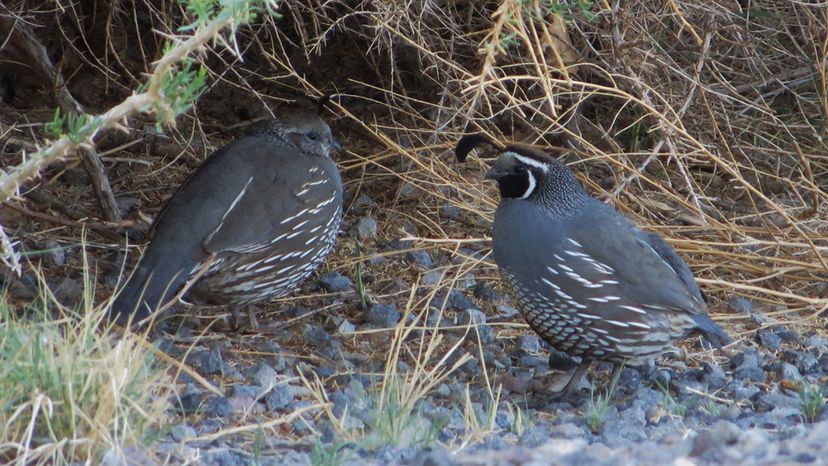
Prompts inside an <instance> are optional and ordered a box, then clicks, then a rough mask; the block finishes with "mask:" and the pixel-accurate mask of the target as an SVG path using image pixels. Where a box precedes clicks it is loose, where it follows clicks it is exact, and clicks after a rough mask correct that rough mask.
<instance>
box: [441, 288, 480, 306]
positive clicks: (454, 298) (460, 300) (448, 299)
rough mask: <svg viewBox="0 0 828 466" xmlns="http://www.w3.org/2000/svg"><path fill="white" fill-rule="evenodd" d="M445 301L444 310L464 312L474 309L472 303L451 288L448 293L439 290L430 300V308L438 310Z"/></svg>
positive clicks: (461, 293) (460, 292) (458, 291)
mask: <svg viewBox="0 0 828 466" xmlns="http://www.w3.org/2000/svg"><path fill="white" fill-rule="evenodd" d="M444 300H445V303H446V309H456V310H458V311H465V310H466V309H472V308H474V307H475V304H474V302H472V300H471V299H469V298H467V297H466V295H465V294H463V292H462V291H460V290H458V289H455V288H452V289H451V290H450V291H448V292H446V290H441V291H439V292H437V294H436V295H435V296H434V299H432V300H431V307H433V308H435V309H439V308H440V307H441V306H442V305H443V301H444Z"/></svg>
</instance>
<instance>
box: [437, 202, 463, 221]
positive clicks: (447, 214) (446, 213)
mask: <svg viewBox="0 0 828 466" xmlns="http://www.w3.org/2000/svg"><path fill="white" fill-rule="evenodd" d="M440 216H441V217H443V218H446V219H450V220H454V219H457V218H459V217H460V209H459V208H458V207H457V206H453V205H444V206H443V207H440Z"/></svg>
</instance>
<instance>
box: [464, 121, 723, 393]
mask: <svg viewBox="0 0 828 466" xmlns="http://www.w3.org/2000/svg"><path fill="white" fill-rule="evenodd" d="M481 142H488V143H491V144H494V143H493V142H491V141H489V140H488V139H487V138H485V137H482V136H480V135H469V136H466V137H464V138H463V139H461V140H460V142H459V143H458V145H457V148H456V155H457V158H458V159H459V160H460V161H463V160H465V157H466V155H467V154H468V152H469V151H471V150H472V149H473V148H474V147H475V146H476V145H478V144H479V143H481ZM486 179H491V180H495V181H497V183H498V187H499V189H500V195H501V201H500V204H499V205H498V207H497V210H496V212H495V218H494V231H493V233H492V240H493V249H494V258H495V262H496V263H497V265H498V268H499V269H500V273H501V275H502V277H503V278H504V280H505V282H506V283H507V285H508V287H509V289H510V291H511V293H512V294H513V295H514V297H515V299H516V301H517V304H518V307H519V309H520V311H521V314H522V315H523V317H524V318H525V319H526V321H527V322H528V323H529V325H530V326H531V327H532V329H533V330H534V331H535V332H537V333H538V334H539V335H540V336H541V337H542V338H543V339H545V340H546V341H547V342H548V343H549V344H550V345H552V346H553V347H554V348H555V349H557V350H559V351H562V352H564V353H566V354H569V355H571V356H578V357H580V358H581V363H580V365H579V366H578V367H577V369H576V370H575V373H574V374H573V376H572V378H571V379H570V380H569V382H568V383H567V385H566V387H565V388H564V389H563V390H562V391H561V392H560V394H559V395H560V396H566V395H568V394H570V393H571V392H572V391H574V387H576V386H577V384H578V382H579V381H580V379H581V378H582V377H583V375H584V373H585V372H586V370H587V369H588V367H589V365H590V363H591V361H593V360H604V361H610V362H613V363H616V365H615V371H614V374H613V380H614V376H616V375H617V371H618V370H620V367H621V364H620V363H625V364H629V365H633V366H635V365H641V364H644V363H646V362H648V361H651V360H653V359H654V358H655V357H656V356H658V355H659V354H660V353H662V352H663V351H664V350H665V348H667V347H668V346H670V345H671V344H672V343H673V342H674V341H675V340H677V339H679V338H682V337H684V336H686V335H687V334H689V333H691V332H694V331H699V332H701V333H703V334H704V335H705V336H706V337H707V338H708V339H709V340H710V341H711V342H712V343H713V344H715V345H716V346H721V345H722V344H726V343H728V342H730V341H731V339H730V337H729V336H728V335H727V334H726V333H725V332H724V331H723V330H722V329H721V328H720V327H719V326H718V325H716V324H715V323H714V322H713V321H712V320H711V319H710V316H709V315H708V313H707V306H706V305H705V302H704V299H703V298H702V294H701V291H700V290H699V287H698V285H696V282H695V280H694V278H693V275H692V273H691V272H690V269H689V267H688V266H687V264H686V263H685V262H684V261H683V260H682V259H681V258H680V257H679V256H678V254H677V253H676V252H675V250H674V249H673V248H672V247H670V245H668V244H667V243H666V242H665V241H664V240H662V239H661V238H660V237H659V236H658V235H656V234H654V233H649V234H648V233H645V232H643V231H641V230H639V229H638V228H636V227H635V226H634V225H633V224H632V223H630V221H629V220H627V219H626V218H625V217H623V216H622V215H620V214H619V213H618V212H616V211H615V210H614V209H612V208H611V207H609V206H607V205H605V204H603V203H601V202H600V201H598V200H597V199H595V198H593V197H591V196H590V195H589V194H587V192H586V191H585V190H584V188H583V187H582V186H581V185H580V183H579V182H578V181H577V179H576V178H575V176H574V175H573V174H572V172H571V171H570V170H569V168H567V167H566V165H564V164H563V163H562V162H560V161H558V160H556V159H554V158H552V157H550V156H548V155H546V154H545V153H543V152H541V151H539V150H537V149H534V148H532V147H526V146H520V145H510V146H508V147H506V148H505V149H503V150H502V151H501V153H500V155H499V157H498V158H497V159H496V160H495V162H494V165H493V166H492V168H491V170H489V172H488V173H487V174H486Z"/></svg>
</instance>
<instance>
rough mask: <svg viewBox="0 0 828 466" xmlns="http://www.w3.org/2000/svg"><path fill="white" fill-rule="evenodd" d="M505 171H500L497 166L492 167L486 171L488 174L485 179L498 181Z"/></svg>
mask: <svg viewBox="0 0 828 466" xmlns="http://www.w3.org/2000/svg"><path fill="white" fill-rule="evenodd" d="M503 175H504V173H503V172H502V171H500V170H499V169H498V168H497V167H492V168H490V169H489V171H487V172H486V176H485V177H484V179H487V180H495V181H497V180H498V179H500V178H503Z"/></svg>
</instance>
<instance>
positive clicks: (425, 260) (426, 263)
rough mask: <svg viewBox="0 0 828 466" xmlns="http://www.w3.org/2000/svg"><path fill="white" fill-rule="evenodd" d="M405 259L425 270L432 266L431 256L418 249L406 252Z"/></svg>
mask: <svg viewBox="0 0 828 466" xmlns="http://www.w3.org/2000/svg"><path fill="white" fill-rule="evenodd" d="M406 257H407V258H408V260H410V261H411V262H413V263H415V264H417V265H418V266H420V267H422V268H423V269H426V270H428V269H430V268H431V266H432V265H434V259H433V258H432V257H431V254H429V253H428V252H426V251H423V250H420V249H418V250H414V251H408V252H407V253H406Z"/></svg>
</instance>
